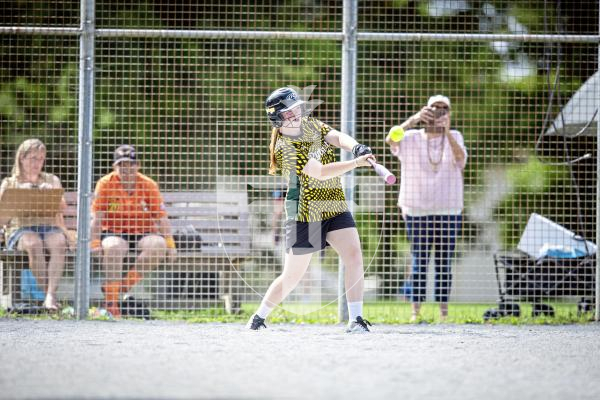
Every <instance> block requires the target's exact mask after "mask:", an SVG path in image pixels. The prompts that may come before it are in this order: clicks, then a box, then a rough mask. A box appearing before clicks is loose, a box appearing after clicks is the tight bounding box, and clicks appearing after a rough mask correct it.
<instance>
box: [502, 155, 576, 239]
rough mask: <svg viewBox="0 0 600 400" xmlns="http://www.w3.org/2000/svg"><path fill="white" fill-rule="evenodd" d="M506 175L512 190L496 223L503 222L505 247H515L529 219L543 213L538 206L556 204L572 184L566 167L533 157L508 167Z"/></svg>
mask: <svg viewBox="0 0 600 400" xmlns="http://www.w3.org/2000/svg"><path fill="white" fill-rule="evenodd" d="M506 174H507V178H508V181H509V184H510V186H511V191H510V193H509V194H508V195H507V196H506V197H505V199H504V200H503V201H502V202H501V203H500V204H499V206H498V208H497V209H496V212H495V220H497V221H499V223H500V227H501V232H502V238H503V245H504V248H514V247H515V246H516V245H517V243H518V241H519V238H520V232H522V231H523V230H524V229H525V225H526V223H527V219H528V216H529V215H530V214H531V213H532V212H540V206H539V204H546V205H550V207H552V205H553V204H556V203H557V198H559V195H560V194H561V193H564V192H565V191H566V188H568V187H570V182H569V175H568V170H567V167H565V166H552V165H547V164H543V163H542V162H540V160H539V159H538V158H536V157H533V156H531V157H529V158H528V159H527V161H526V162H525V163H524V164H513V165H510V166H508V168H507V171H506ZM556 206H558V204H556ZM551 209H552V208H551ZM549 217H552V214H550V215H549Z"/></svg>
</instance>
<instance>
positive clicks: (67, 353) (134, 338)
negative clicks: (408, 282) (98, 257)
mask: <svg viewBox="0 0 600 400" xmlns="http://www.w3.org/2000/svg"><path fill="white" fill-rule="evenodd" d="M343 328H344V327H343V326H341V325H337V326H335V325H334V326H323V325H273V324H270V325H269V329H267V330H263V331H259V332H250V331H246V330H245V329H244V327H243V326H242V325H240V324H187V323H184V322H165V321H150V322H141V321H140V322H138V321H120V322H104V321H53V320H44V321H34V320H15V319H0V398H2V399H55V398H60V399H79V398H91V399H110V398H115V399H315V398H316V399H421V400H423V399H427V400H430V399H445V400H448V399H461V400H465V399H484V400H493V399H540V400H541V399H544V400H547V399H600V324H596V323H593V324H589V325H568V326H506V325H501V326H489V325H398V326H389V325H376V326H374V327H373V332H372V333H371V334H365V335H348V334H345V333H344V329H343Z"/></svg>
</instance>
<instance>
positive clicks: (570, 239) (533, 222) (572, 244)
mask: <svg viewBox="0 0 600 400" xmlns="http://www.w3.org/2000/svg"><path fill="white" fill-rule="evenodd" d="M586 243H587V248H586ZM549 246H555V247H556V246H560V247H562V248H564V249H565V250H568V249H572V250H573V251H574V252H576V253H580V254H584V255H591V254H595V253H596V249H597V247H596V245H595V244H594V243H592V242H590V241H584V240H583V238H581V237H578V236H577V235H575V233H573V232H571V231H570V230H568V229H566V228H564V227H563V226H561V225H559V224H557V223H556V222H553V221H551V220H549V219H548V218H545V217H542V216H541V215H539V214H536V213H532V214H531V216H530V217H529V221H527V226H526V227H525V231H524V232H523V235H522V236H521V240H519V244H518V245H517V248H518V249H519V250H521V251H523V252H525V253H527V254H529V255H530V256H531V257H533V258H536V259H539V258H541V257H543V256H544V253H545V251H544V249H547V248H548V247H549Z"/></svg>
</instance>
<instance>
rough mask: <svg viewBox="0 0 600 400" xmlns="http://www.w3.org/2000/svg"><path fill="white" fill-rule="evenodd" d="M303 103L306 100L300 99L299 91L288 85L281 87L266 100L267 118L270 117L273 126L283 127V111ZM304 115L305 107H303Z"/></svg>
mask: <svg viewBox="0 0 600 400" xmlns="http://www.w3.org/2000/svg"><path fill="white" fill-rule="evenodd" d="M303 104H304V101H303V100H301V99H300V96H298V93H296V91H295V90H294V89H291V88H288V87H283V88H279V89H277V90H275V91H274V92H273V93H271V94H270V95H269V97H267V99H266V100H265V110H266V112H267V118H269V121H271V125H273V127H275V128H281V127H282V126H283V122H284V121H285V119H284V118H283V116H282V115H281V113H283V112H285V111H289V110H291V109H293V108H295V107H298V106H302V105H303ZM302 115H304V107H302Z"/></svg>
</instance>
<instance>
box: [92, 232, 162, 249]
mask: <svg viewBox="0 0 600 400" xmlns="http://www.w3.org/2000/svg"><path fill="white" fill-rule="evenodd" d="M149 235H158V233H115V232H109V231H103V232H102V235H101V236H100V240H104V239H106V238H107V237H111V236H116V237H120V238H121V239H123V240H125V241H126V242H127V243H129V251H131V252H137V251H138V244H139V242H140V240H142V239H143V238H145V237H146V236H149Z"/></svg>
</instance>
